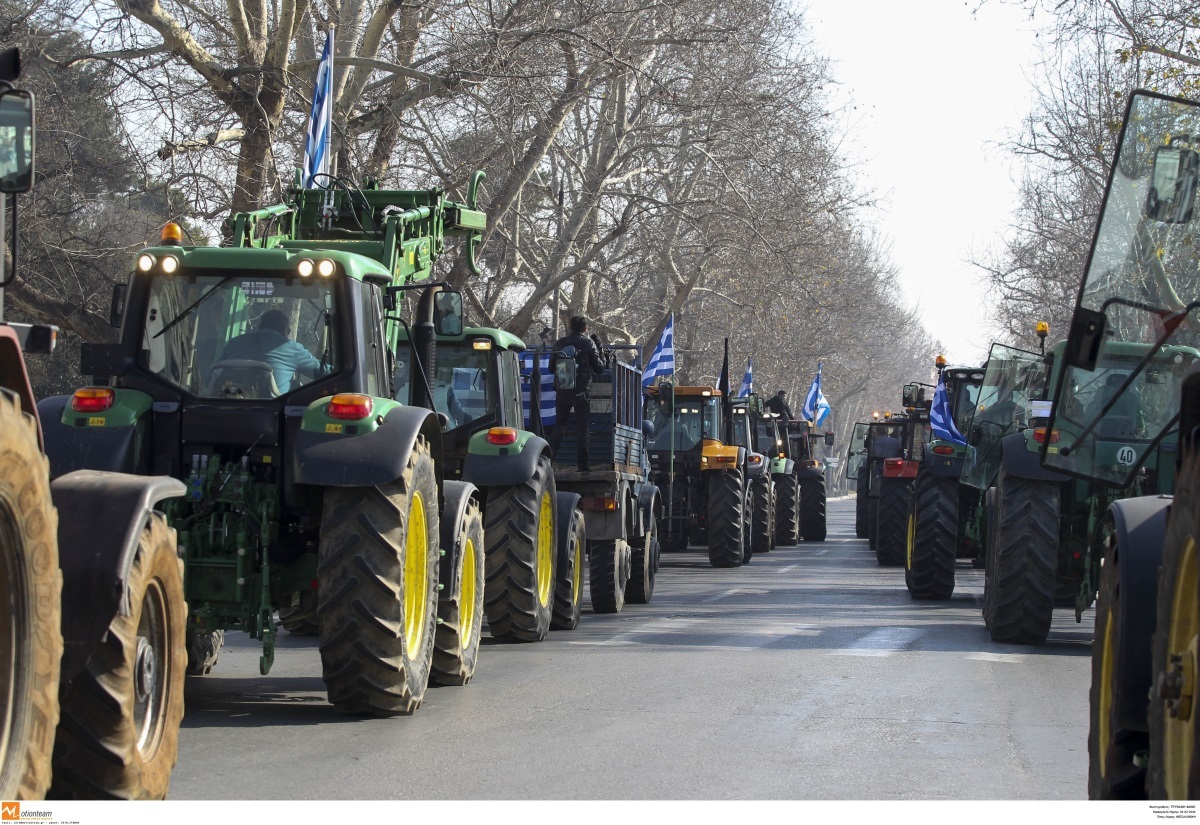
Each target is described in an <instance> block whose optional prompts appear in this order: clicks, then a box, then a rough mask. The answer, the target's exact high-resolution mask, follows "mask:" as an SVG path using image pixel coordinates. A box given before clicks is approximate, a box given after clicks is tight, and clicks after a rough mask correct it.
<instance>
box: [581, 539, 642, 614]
mask: <svg viewBox="0 0 1200 825" xmlns="http://www.w3.org/2000/svg"><path fill="white" fill-rule="evenodd" d="M587 552H588V589H589V592H590V594H591V597H592V612H594V613H620V612H621V610H622V609H623V608H624V607H625V591H626V588H627V587H628V584H629V572H630V568H631V566H632V565H631V561H630V558H629V555H630V554H629V545H628V544H627V543H626V542H625V541H624V540H623V539H605V540H604V541H592V542H588V551H587Z"/></svg>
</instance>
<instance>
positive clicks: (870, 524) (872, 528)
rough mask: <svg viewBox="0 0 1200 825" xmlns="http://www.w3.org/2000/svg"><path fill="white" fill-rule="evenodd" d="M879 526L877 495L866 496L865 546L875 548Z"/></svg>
mask: <svg viewBox="0 0 1200 825" xmlns="http://www.w3.org/2000/svg"><path fill="white" fill-rule="evenodd" d="M878 526H879V496H868V497H867V547H868V548H870V549H871V550H874V549H875V539H876V537H877V535H878Z"/></svg>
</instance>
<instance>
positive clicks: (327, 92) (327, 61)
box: [304, 29, 333, 189]
mask: <svg viewBox="0 0 1200 825" xmlns="http://www.w3.org/2000/svg"><path fill="white" fill-rule="evenodd" d="M332 116H333V30H332V29H331V30H330V31H329V33H328V34H326V35H325V48H324V49H323V50H322V51H321V63H320V65H319V66H317V83H316V86H315V88H314V89H313V102H312V111H311V112H310V113H309V115H308V134H306V135H305V137H304V188H305V189H311V188H312V185H313V177H314V176H315V175H319V174H328V173H329V130H330V128H331V121H332Z"/></svg>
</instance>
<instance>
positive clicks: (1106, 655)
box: [1096, 570, 1116, 777]
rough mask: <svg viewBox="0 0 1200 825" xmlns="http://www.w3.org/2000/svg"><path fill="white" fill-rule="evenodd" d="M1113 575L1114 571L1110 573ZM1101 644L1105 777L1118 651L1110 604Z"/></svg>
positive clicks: (1100, 741) (1099, 714)
mask: <svg viewBox="0 0 1200 825" xmlns="http://www.w3.org/2000/svg"><path fill="white" fill-rule="evenodd" d="M1108 572H1109V573H1110V574H1112V572H1113V571H1111V570H1110V571H1108ZM1098 641H1099V642H1100V645H1099V648H1100V696H1099V699H1098V700H1097V701H1098V703H1099V707H1097V708H1096V718H1097V723H1096V727H1097V731H1096V732H1097V737H1096V738H1097V745H1098V747H1099V751H1100V776H1101V777H1103V776H1105V774H1106V773H1107V772H1108V759H1106V758H1105V754H1106V753H1107V751H1108V743H1109V736H1110V735H1111V731H1110V730H1109V724H1108V723H1109V719H1110V718H1111V715H1112V706H1113V690H1112V683H1113V663H1114V662H1115V660H1116V651H1115V650H1113V606H1112V605H1111V604H1109V606H1108V610H1107V611H1105V617H1104V628H1103V633H1102V635H1101V638H1100V639H1099V640H1098Z"/></svg>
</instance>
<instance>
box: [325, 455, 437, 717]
mask: <svg viewBox="0 0 1200 825" xmlns="http://www.w3.org/2000/svg"><path fill="white" fill-rule="evenodd" d="M438 535H439V514H438V498H437V478H436V475H435V470H434V464H433V457H432V455H431V453H430V449H429V444H428V442H426V440H425V439H424V437H418V439H417V443H416V445H415V446H414V447H413V450H412V453H411V454H410V455H409V457H408V463H407V465H406V467H405V469H404V473H403V475H401V476H400V478H398V479H396V480H395V481H393V482H391V483H390V484H384V485H381V486H380V487H367V488H357V487H330V488H327V489H326V490H325V508H324V513H323V514H322V521H321V537H320V547H319V558H318V564H317V575H318V576H319V578H320V581H321V588H320V590H319V591H318V593H319V594H320V600H319V602H320V603H319V607H318V611H319V612H318V617H319V621H320V625H321V635H320V640H321V641H320V649H321V669H322V673H323V676H324V679H325V687H326V690H327V691H328V693H329V701H330V703H332V704H333V706H334V708H335V709H336V710H337V711H338V712H339V713H349V714H376V715H392V714H399V713H412V712H413V711H415V710H416V709H417V708H418V707H420V705H421V700H422V699H424V698H425V689H426V688H427V687H428V685H429V671H430V667H431V665H432V664H433V646H434V636H435V628H436V624H435V620H436V618H437V587H438V560H439V556H440V554H439V553H438V549H439V544H440V542H439V538H438Z"/></svg>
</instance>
